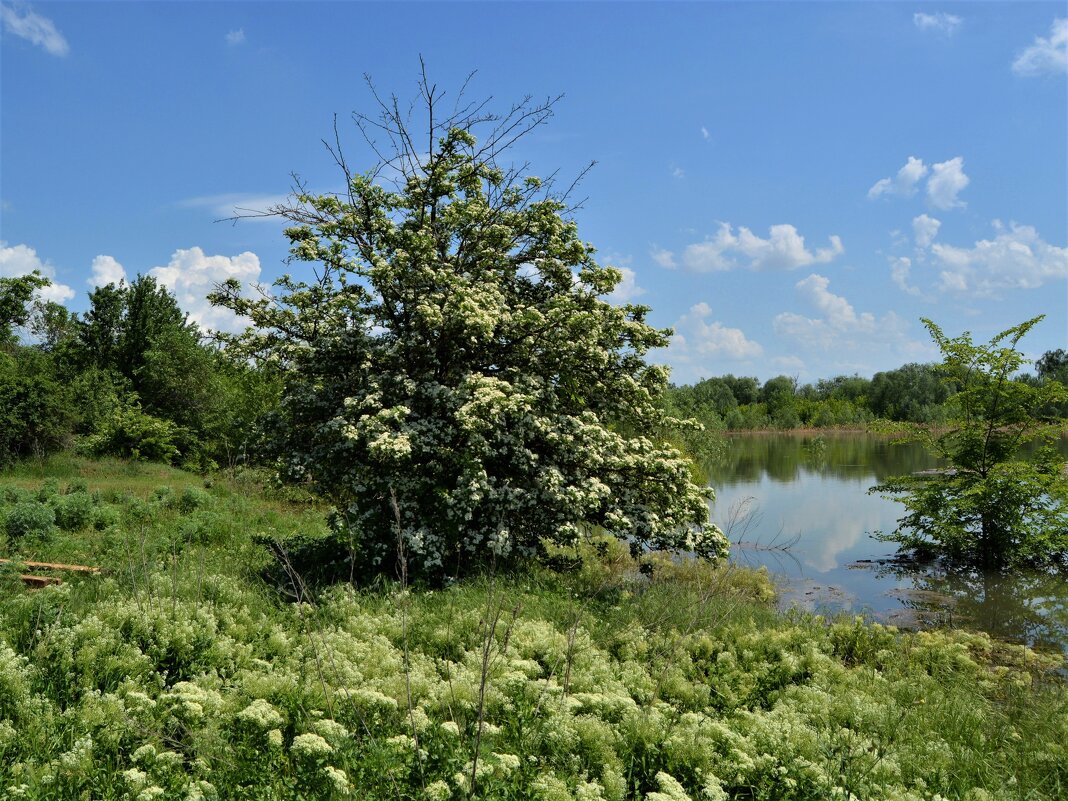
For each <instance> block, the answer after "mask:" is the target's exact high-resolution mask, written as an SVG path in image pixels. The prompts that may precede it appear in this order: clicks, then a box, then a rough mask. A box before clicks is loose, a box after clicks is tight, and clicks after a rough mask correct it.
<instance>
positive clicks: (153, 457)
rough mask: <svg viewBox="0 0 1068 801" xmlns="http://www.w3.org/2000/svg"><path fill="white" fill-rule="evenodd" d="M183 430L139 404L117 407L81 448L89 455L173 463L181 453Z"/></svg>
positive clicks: (85, 440)
mask: <svg viewBox="0 0 1068 801" xmlns="http://www.w3.org/2000/svg"><path fill="white" fill-rule="evenodd" d="M180 434H181V432H180V431H179V429H178V427H177V426H176V425H175V424H174V423H172V422H171V421H170V420H162V419H160V418H158V417H154V416H152V415H150V414H147V413H145V412H143V411H142V410H141V409H140V408H138V407H136V406H123V407H120V408H118V409H116V410H115V411H114V412H112V414H111V415H110V416H109V417H108V418H107V419H105V420H103V421H102V423H101V425H100V428H99V429H98V430H97V431H96V432H95V433H93V434H90V435H89V436H87V437H85V438H84V439H83V440H82V441H81V443H79V446H78V449H79V451H81V452H82V453H84V454H86V455H90V456H122V457H126V458H130V459H144V460H146V461H154V462H167V463H169V462H171V461H172V460H173V459H175V458H176V457H177V456H178V455H179V450H178V445H177V441H178V438H179V436H180Z"/></svg>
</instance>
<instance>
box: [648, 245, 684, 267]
mask: <svg viewBox="0 0 1068 801" xmlns="http://www.w3.org/2000/svg"><path fill="white" fill-rule="evenodd" d="M649 256H650V257H651V258H652V260H653V261H655V262H656V263H657V264H658V265H660V266H661V267H663V268H664V269H665V270H674V269H675V268H676V267H677V266H678V265H677V264H675V254H674V253H672V252H671V251H670V250H664V248H660V247H657V246H656V245H653V249H652V250H650V251H649Z"/></svg>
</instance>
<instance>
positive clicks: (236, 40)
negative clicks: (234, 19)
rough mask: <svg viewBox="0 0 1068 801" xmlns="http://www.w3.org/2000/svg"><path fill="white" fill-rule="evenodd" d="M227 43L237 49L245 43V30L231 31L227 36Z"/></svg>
mask: <svg viewBox="0 0 1068 801" xmlns="http://www.w3.org/2000/svg"><path fill="white" fill-rule="evenodd" d="M226 43H227V44H228V45H230V46H231V47H235V46H237V45H239V44H244V43H245V29H244V28H238V29H237V30H236V31H230V32H229V33H228V34H226Z"/></svg>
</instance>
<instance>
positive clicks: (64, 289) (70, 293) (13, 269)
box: [0, 240, 75, 303]
mask: <svg viewBox="0 0 1068 801" xmlns="http://www.w3.org/2000/svg"><path fill="white" fill-rule="evenodd" d="M34 270H36V271H37V272H39V273H40V274H41V275H43V276H44V277H45V278H47V279H48V280H49V281H51V282H52V283H51V284H49V285H48V286H46V287H45V288H44V289H42V290H40V291H39V292H38V293H37V295H38V297H39V298H41V300H50V301H53V302H54V303H66V302H67V301H68V300H72V299H73V298H74V294H75V293H74V290H73V289H71V288H70V287H69V286H67V285H66V284H60V283H58V282H57V281H56V268H55V267H53V266H52V265H51V264H49V263H48V262H47V261H42V260H41V258H40V257H39V256H38V255H37V251H36V250H34V249H33V248H31V247H29V246H28V245H8V244H7V242H4V241H3V240H0V278H19V277H21V276H23V275H29V274H30V273H32V272H33V271H34Z"/></svg>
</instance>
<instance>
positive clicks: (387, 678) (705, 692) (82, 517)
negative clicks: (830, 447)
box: [0, 459, 1068, 801]
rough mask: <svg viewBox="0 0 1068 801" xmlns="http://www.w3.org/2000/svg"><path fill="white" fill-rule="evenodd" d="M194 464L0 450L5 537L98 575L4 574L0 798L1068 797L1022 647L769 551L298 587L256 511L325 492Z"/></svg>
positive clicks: (305, 513) (1058, 722) (277, 523)
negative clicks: (39, 459)
mask: <svg viewBox="0 0 1068 801" xmlns="http://www.w3.org/2000/svg"><path fill="white" fill-rule="evenodd" d="M209 484H210V486H205V483H204V482H203V480H201V479H199V478H197V477H195V476H192V475H190V474H186V473H181V472H178V471H172V470H169V469H167V468H162V467H158V466H145V465H137V464H127V463H123V462H87V461H72V460H69V459H60V460H57V461H53V462H49V463H45V464H43V465H23V466H21V467H20V468H18V469H17V470H15V471H9V472H8V473H5V474H2V475H0V515H2V516H3V519H4V520H5V521H6V530H7V534H6V538H5V539H3V540H0V556H2V557H5V558H12V557H14V558H21V559H31V560H38V561H49V562H77V563H82V564H91V565H97V566H100V567H102V568H104V571H105V572H104V574H102V575H100V576H85V577H82V578H70V579H68V580H67V581H66V582H65V583H64V584H62V585H60V586H53V587H48V588H45V589H42V590H39V591H35V592H29V591H27V590H26V589H25V588H24V587H23V586H22V583H21V581H19V579H18V577H17V574H18V572H20V571H19V568H18V567H17V566H8V567H7V568H6V569H4V570H3V572H2V573H0V796H2V797H5V798H34V799H46V798H47V799H66V798H70V799H76V798H92V799H145V800H146V801H147V800H148V799H156V798H159V799H171V798H174V799H212V798H218V799H280V800H281V799H300V798H303V799H328V798H341V797H349V796H351V797H354V798H368V799H376V798H382V799H386V798H389V799H398V798H412V799H460V798H468V797H476V798H485V799H506V798H507V799H521V798H544V799H572V798H574V799H601V798H603V799H623V798H647V799H651V800H652V801H670V800H671V799H684V798H692V799H725V798H744V799H828V798H850V797H855V798H861V799H934V798H945V799H971V801H978V800H979V799H985V798H1014V799H1017V798H1018V799H1054V798H1061V797H1064V796H1065V794H1066V793H1068V746H1066V744H1068V694H1066V690H1065V687H1064V685H1063V683H1062V682H1061V681H1059V680H1058V679H1056V678H1055V676H1054V675H1053V674H1052V673H1051V669H1052V668H1053V667H1055V666H1054V665H1053V664H1052V663H1051V662H1050V661H1049V659H1048V658H1045V657H1039V656H1037V655H1035V654H1033V653H1031V652H1030V651H1027V650H1026V649H1022V648H1018V647H1013V646H1003V645H999V644H997V643H994V642H992V641H991V640H990V639H989V638H986V637H984V636H979V635H971V634H966V633H961V632H944V633H943V632H938V633H919V634H902V633H898V632H895V631H894V630H892V629H889V628H885V627H880V626H869V625H864V624H862V623H860V622H858V621H853V620H835V621H829V620H824V619H822V618H819V617H812V616H805V615H797V616H783V615H780V614H777V613H775V612H774V611H773V610H772V608H771V606H770V604H769V601H770V598H771V589H770V585H769V583H768V581H767V578H766V577H765V576H763V575H762V574H759V573H753V572H750V571H744V570H740V569H732V568H718V569H717V568H712V567H710V566H707V565H699V564H694V563H677V564H676V563H672V562H671V561H670V560H661V561H660V562H658V563H657V564H656V565H655V567H654V569H653V571H652V575H651V577H647V576H643V575H640V574H639V573H638V572H637V571H636V569H635V568H636V566H635V565H634V564H633V563H632V562H631V560H630V558H629V556H627V555H626V553H625V552H624V551H623V549H621V548H619V547H614V546H613V545H611V544H604V545H602V546H599V548H597V549H593V548H591V549H589V550H588V552H587V553H586V554H585V556H586V557H587V558H586V560H585V562H584V564H583V566H582V567H577V566H575V565H570V566H569V567H568V569H563V568H561V569H560V570H559V571H552V570H548V569H545V568H539V569H536V570H531V571H530V572H528V573H525V574H522V575H512V576H498V577H495V578H483V579H479V580H473V581H468V582H463V583H460V584H458V585H456V586H453V587H450V588H448V589H445V590H442V591H436V592H428V591H420V590H409V591H404V590H403V589H402V588H400V587H397V586H394V585H383V584H380V585H378V586H376V587H373V588H371V589H366V590H363V591H356V590H353V589H351V588H349V587H336V588H333V589H331V590H328V591H325V592H323V593H321V594H316V595H314V596H311V595H308V596H305V597H304V602H302V603H290V602H288V601H287V600H285V599H283V598H282V597H280V595H279V594H278V592H277V591H276V589H275V588H274V587H272V586H271V585H270V584H269V583H267V582H265V581H264V580H263V578H262V574H263V571H264V570H265V569H266V568H268V567H269V566H270V565H271V564H272V558H271V557H270V555H269V554H268V552H267V550H266V549H265V548H264V547H263V546H261V545H257V544H256V542H255V541H256V539H257V535H258V534H261V533H262V534H269V535H272V536H277V537H279V538H281V539H283V540H284V539H285V538H286V537H289V536H294V535H298V534H299V535H304V536H306V535H308V534H309V533H310V534H314V533H315V532H316V531H320V530H321V529H322V526H323V523H322V510H321V509H318V508H316V507H315V506H314V505H312V504H304V503H299V502H295V501H294V500H293V499H286V498H282V497H278V496H276V495H273V494H271V493H269V492H266V491H264V490H262V489H261V488H260V486H259V485H258V484H257V483H256V482H255V481H254V480H253V478H252V477H246V478H245V479H241V478H227V479H223V478H219V479H216V480H214V481H213V482H209ZM45 510H47V511H45ZM49 514H51V519H49ZM12 519H14V520H15V526H14V528H13V527H12V522H11V521H12ZM35 521H36V522H35ZM259 539H262V538H259ZM560 562H561V565H564V564H565V563H566V562H567V560H566V559H561V560H560Z"/></svg>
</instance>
